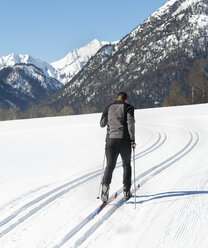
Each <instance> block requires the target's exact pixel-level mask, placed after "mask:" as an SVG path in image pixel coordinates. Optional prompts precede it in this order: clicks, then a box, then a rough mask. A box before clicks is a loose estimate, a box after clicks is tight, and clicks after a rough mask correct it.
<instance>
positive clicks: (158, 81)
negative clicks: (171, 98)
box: [44, 0, 208, 113]
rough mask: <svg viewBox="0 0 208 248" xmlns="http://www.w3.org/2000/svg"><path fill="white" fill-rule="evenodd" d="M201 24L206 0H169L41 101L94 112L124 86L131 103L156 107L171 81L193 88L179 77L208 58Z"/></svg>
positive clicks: (207, 15) (207, 11) (207, 12)
mask: <svg viewBox="0 0 208 248" xmlns="http://www.w3.org/2000/svg"><path fill="white" fill-rule="evenodd" d="M207 29H208V2H207V0H170V1H168V2H167V3H166V4H164V5H163V6H162V7H161V8H160V9H158V10H157V11H156V12H155V13H153V14H152V15H151V16H150V17H149V18H148V19H147V20H145V21H144V22H143V23H142V24H141V25H139V26H138V27H136V28H135V29H134V30H133V31H132V32H131V33H130V34H128V35H126V36H125V37H124V38H123V39H122V40H121V41H120V42H119V43H118V44H116V49H115V45H113V44H110V45H106V46H104V47H103V48H102V49H100V50H99V51H98V52H97V53H96V55H95V56H94V57H92V58H91V59H90V60H89V62H88V63H87V64H86V65H85V67H84V68H83V69H82V70H81V71H80V72H79V73H78V74H77V75H76V76H75V77H74V78H73V79H72V80H71V81H70V82H69V83H68V84H66V85H65V86H64V87H63V88H62V89H61V90H59V91H58V92H57V93H56V94H54V95H53V96H52V97H51V98H49V99H47V101H45V102H44V105H45V106H48V107H51V108H54V109H56V110H58V111H59V110H61V109H63V108H64V107H65V106H70V107H71V108H72V109H73V111H74V113H85V112H97V111H102V110H103V107H104V105H106V104H108V103H109V102H110V101H113V100H114V98H115V97H116V94H117V93H118V92H119V91H126V92H127V93H128V94H129V97H130V102H131V103H132V104H133V105H134V106H135V107H136V108H147V107H155V106H162V105H163V104H164V99H165V97H168V95H169V93H170V88H171V84H172V82H173V81H174V80H177V81H179V82H180V84H181V85H180V87H181V88H182V90H186V94H188V93H190V91H191V90H192V93H193V92H194V91H195V88H194V87H193V86H191V87H190V86H187V85H185V84H184V80H185V79H186V77H187V76H188V73H189V71H190V70H191V68H192V66H193V64H194V62H195V61H197V60H199V61H200V60H203V59H205V60H207V59H208V33H207ZM107 51H110V53H108V52H107ZM103 54H106V55H107V56H105V59H103ZM205 69H206V70H207V69H208V68H205Z"/></svg>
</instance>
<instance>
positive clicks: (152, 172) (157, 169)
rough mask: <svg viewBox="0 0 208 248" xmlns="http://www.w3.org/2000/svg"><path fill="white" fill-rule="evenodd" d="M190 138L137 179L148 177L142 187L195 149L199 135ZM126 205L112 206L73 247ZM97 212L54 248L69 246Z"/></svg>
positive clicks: (190, 133)
mask: <svg viewBox="0 0 208 248" xmlns="http://www.w3.org/2000/svg"><path fill="white" fill-rule="evenodd" d="M189 136H190V137H189V140H188V142H187V143H186V145H185V146H184V147H183V148H182V149H180V150H179V151H178V152H176V153H175V154H173V155H172V156H170V157H168V158H167V159H165V160H164V161H162V162H160V163H159V164H157V165H155V166H153V167H152V168H150V169H149V170H147V171H145V172H144V173H142V174H140V175H138V176H137V177H136V181H139V180H141V179H142V178H144V177H146V178H144V179H143V180H142V181H140V185H141V186H142V185H144V184H146V183H147V182H148V181H149V180H150V179H151V178H153V177H154V176H156V175H158V174H159V173H161V172H163V171H164V170H166V169H167V168H169V167H170V166H171V165H173V164H174V163H176V162H177V161H179V160H180V159H182V158H184V157H185V156H186V155H188V154H189V153H190V152H191V151H192V150H193V149H194V148H195V146H196V145H197V143H198V141H199V134H198V133H197V132H196V131H189ZM166 137H167V136H166ZM122 190H123V189H122V188H120V189H118V191H117V194H118V195H120V194H121V193H122ZM111 197H112V196H111ZM124 203H125V202H124V200H123V198H122V199H120V200H119V201H117V202H116V204H115V205H112V207H111V209H110V210H108V211H107V212H106V213H105V214H104V215H103V216H102V217H101V218H99V219H98V220H97V221H96V222H95V223H94V224H93V225H92V226H91V227H90V228H89V229H88V230H87V231H86V232H85V233H84V234H82V235H81V237H79V238H78V239H77V240H76V241H75V242H74V243H73V247H74V248H75V247H76V248H77V247H79V246H80V245H81V244H82V243H83V242H84V241H85V240H86V239H87V238H89V237H90V236H91V235H92V234H93V233H94V232H95V231H96V229H97V228H98V227H100V226H101V225H102V224H103V222H104V221H106V220H107V219H108V218H109V217H111V216H112V214H113V213H114V212H115V211H116V210H117V209H118V208H119V207H121V206H122V205H123V204H124ZM96 210H97V209H96ZM96 210H95V211H96ZM95 211H93V212H92V213H90V214H89V215H88V216H87V217H86V218H85V219H84V220H83V221H81V222H80V223H79V224H78V225H76V226H75V227H74V228H73V229H72V230H71V231H70V232H69V233H67V234H66V235H65V237H64V238H63V239H62V241H61V242H60V243H59V244H57V245H55V246H54V247H53V248H59V247H62V246H63V245H65V244H67V243H68V242H69V241H70V239H71V238H72V237H73V236H74V235H75V234H77V233H78V232H79V231H80V230H81V229H83V228H84V227H85V226H87V224H88V223H89V222H90V221H91V220H92V216H93V215H94V212H95Z"/></svg>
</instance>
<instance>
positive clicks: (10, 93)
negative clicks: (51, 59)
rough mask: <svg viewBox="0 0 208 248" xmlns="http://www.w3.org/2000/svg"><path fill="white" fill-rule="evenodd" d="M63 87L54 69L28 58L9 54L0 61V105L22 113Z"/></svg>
mask: <svg viewBox="0 0 208 248" xmlns="http://www.w3.org/2000/svg"><path fill="white" fill-rule="evenodd" d="M62 86H63V85H62V84H61V83H60V82H59V81H58V80H57V79H56V70H55V69H54V68H53V67H52V66H51V65H49V64H47V63H46V62H43V61H41V60H39V59H35V58H33V57H31V56H29V55H17V54H11V55H9V56H4V57H1V58H0V88H1V93H0V104H1V106H3V107H6V108H7V107H18V108H20V109H22V110H24V109H27V108H29V107H31V106H33V105H34V104H38V103H40V102H41V101H43V100H45V99H46V98H47V97H49V96H50V95H52V94H53V93H54V92H56V91H57V90H58V89H60V88H61V87H62Z"/></svg>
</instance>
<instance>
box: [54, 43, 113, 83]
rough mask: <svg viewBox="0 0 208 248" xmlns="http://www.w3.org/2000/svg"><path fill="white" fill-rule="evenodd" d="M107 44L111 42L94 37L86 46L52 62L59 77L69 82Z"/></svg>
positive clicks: (63, 81)
mask: <svg viewBox="0 0 208 248" xmlns="http://www.w3.org/2000/svg"><path fill="white" fill-rule="evenodd" d="M107 44H109V42H107V41H101V42H100V41H98V40H97V39H94V40H93V41H91V42H90V43H89V44H87V45H86V46H84V47H81V48H79V49H75V50H72V51H71V52H69V53H68V54H67V55H66V56H65V57H64V58H63V59H61V60H59V61H56V62H53V63H51V65H52V66H53V67H54V68H55V69H56V71H57V75H58V77H57V79H58V80H59V81H60V82H62V83H63V84H65V83H67V82H69V81H70V80H71V79H72V78H73V77H74V76H75V75H76V74H77V73H78V72H79V71H80V70H81V69H82V68H83V67H84V66H85V64H86V63H87V62H88V61H89V59H90V58H91V57H92V56H94V55H95V54H96V53H97V51H98V50H99V49H100V48H101V47H103V46H104V45H107Z"/></svg>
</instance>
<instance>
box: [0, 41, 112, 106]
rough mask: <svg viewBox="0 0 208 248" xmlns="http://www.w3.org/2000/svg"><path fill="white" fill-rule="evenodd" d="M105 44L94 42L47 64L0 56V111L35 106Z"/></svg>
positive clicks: (26, 58)
mask: <svg viewBox="0 0 208 248" xmlns="http://www.w3.org/2000/svg"><path fill="white" fill-rule="evenodd" d="M106 44H109V42H104V41H102V42H99V41H98V40H96V39H95V40H93V41H92V42H90V43H89V44H87V45H86V46H85V47H81V48H79V49H76V50H73V51H71V52H70V53H69V54H68V55H67V56H66V57H64V58H63V59H61V60H59V61H57V62H54V63H51V65H50V64H48V63H46V62H44V61H41V60H40V59H36V58H33V57H32V56H30V55H21V54H10V55H8V56H3V57H0V88H1V92H0V106H1V108H6V109H7V108H8V107H18V108H19V109H20V110H26V109H28V108H30V107H33V106H35V105H37V104H39V103H40V102H42V101H43V100H45V99H46V98H48V97H49V96H51V95H53V94H54V93H55V92H56V91H57V90H59V89H60V88H62V87H63V85H64V83H65V82H68V81H69V80H70V79H72V78H73V77H74V76H75V75H76V74H77V73H78V72H79V71H80V70H81V69H82V68H83V67H84V65H85V64H86V63H87V62H88V61H89V59H90V58H91V57H92V56H94V55H95V54H96V52H97V51H98V50H99V49H100V48H101V47H102V46H104V45H106ZM115 44H116V42H115Z"/></svg>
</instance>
